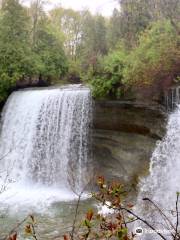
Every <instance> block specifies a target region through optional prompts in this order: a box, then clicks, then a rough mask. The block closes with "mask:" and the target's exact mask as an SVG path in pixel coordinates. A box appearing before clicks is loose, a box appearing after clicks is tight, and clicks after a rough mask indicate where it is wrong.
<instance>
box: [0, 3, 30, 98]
mask: <svg viewBox="0 0 180 240" xmlns="http://www.w3.org/2000/svg"><path fill="white" fill-rule="evenodd" d="M29 26H30V25H29V18H28V15H27V11H26V9H24V8H23V7H22V6H21V5H20V4H19V1H18V0H5V1H4V2H3V6H2V17H1V22H0V66H1V68H0V96H1V97H0V99H1V100H2V99H3V98H4V97H6V95H7V92H8V90H9V89H10V88H11V87H12V86H14V85H15V84H16V82H17V81H18V80H21V79H23V78H24V77H25V76H27V75H30V74H31V73H32V58H31V52H30V42H29V34H30V32H29Z"/></svg>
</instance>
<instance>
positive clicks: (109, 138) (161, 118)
mask: <svg viewBox="0 0 180 240" xmlns="http://www.w3.org/2000/svg"><path fill="white" fill-rule="evenodd" d="M165 126H166V113H165V111H164V109H163V107H162V106H160V105H154V106H149V105H146V104H143V103H134V102H122V101H95V103H94V126H93V153H94V160H95V162H96V164H97V168H96V169H97V172H98V174H102V175H104V176H105V177H107V178H108V179H109V178H111V179H112V178H119V179H121V180H125V181H130V180H135V179H136V178H137V177H138V176H139V175H142V174H144V173H145V171H147V169H148V166H149V161H150V158H151V154H152V152H153V149H154V148H155V145H156V143H157V141H158V140H161V139H162V137H163V136H164V133H165Z"/></svg>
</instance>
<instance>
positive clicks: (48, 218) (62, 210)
mask: <svg viewBox="0 0 180 240" xmlns="http://www.w3.org/2000/svg"><path fill="white" fill-rule="evenodd" d="M76 205H77V201H76V200H74V201H65V202H55V203H53V204H52V205H51V206H49V207H47V208H46V209H43V210H42V212H41V211H40V210H39V209H38V210H36V209H34V211H33V210H32V209H31V207H29V208H28V207H27V208H25V206H24V207H20V208H19V209H16V210H15V211H13V209H12V207H11V208H10V209H9V208H4V209H3V208H2V206H1V214H0V238H2V237H4V236H6V235H7V234H8V233H9V231H11V229H13V228H14V227H15V226H16V225H17V224H18V222H21V221H22V220H23V219H24V218H26V217H27V216H28V214H32V215H33V216H34V217H35V220H36V233H37V237H38V240H41V239H43V240H44V239H46V240H50V239H51V240H52V239H60V236H63V234H65V233H67V232H68V231H70V230H71V227H72V224H73V220H74V216H75V210H76ZM90 208H93V209H97V205H96V204H95V202H94V201H93V200H92V199H86V200H82V201H81V202H80V205H79V210H78V219H77V224H79V223H80V222H81V220H82V219H83V217H84V216H85V214H86V212H87V210H88V209H90ZM26 223H27V222H26ZM24 226H25V223H24V224H22V227H21V228H20V229H19V232H20V233H21V234H20V235H19V237H20V239H29V238H24V236H23V232H24V231H23V229H24Z"/></svg>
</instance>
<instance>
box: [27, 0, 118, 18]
mask: <svg viewBox="0 0 180 240" xmlns="http://www.w3.org/2000/svg"><path fill="white" fill-rule="evenodd" d="M24 1H25V2H27V3H28V2H30V0H24ZM49 2H50V3H51V4H50V5H48V8H52V7H53V6H60V5H61V6H62V7H65V8H73V9H75V10H82V9H84V8H88V9H89V10H90V11H91V12H92V13H97V12H99V13H102V14H103V15H105V16H110V15H111V14H112V11H113V9H114V8H115V7H118V3H117V2H118V1H117V0H49Z"/></svg>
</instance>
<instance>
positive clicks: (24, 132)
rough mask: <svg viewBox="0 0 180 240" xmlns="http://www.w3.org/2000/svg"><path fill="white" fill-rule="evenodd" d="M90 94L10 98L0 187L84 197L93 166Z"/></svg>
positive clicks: (0, 147) (59, 91) (68, 91)
mask: <svg viewBox="0 0 180 240" xmlns="http://www.w3.org/2000/svg"><path fill="white" fill-rule="evenodd" d="M91 107H92V100H91V93H90V90H89V89H87V88H85V87H79V86H76V85H75V86H70V87H64V88H54V89H42V90H21V91H16V92H14V93H12V94H11V96H10V97H9V99H8V101H7V103H6V105H5V107H4V110H3V113H2V127H1V136H0V156H1V158H3V159H1V161H0V167H1V170H2V171H1V179H2V181H6V182H7V178H8V181H9V182H10V183H8V184H9V187H11V183H12V185H13V184H14V183H16V184H17V183H18V184H20V185H21V186H30V188H31V187H34V186H44V187H51V189H52V188H57V189H61V190H62V189H66V190H67V189H69V190H71V189H72V188H73V190H74V191H77V192H79V191H81V190H82V188H83V186H84V184H85V179H86V177H87V174H88V173H87V170H88V166H89V165H90V160H91V159H90V158H91V154H90V151H91V150H90V141H89V140H90V125H91V113H92V111H91Z"/></svg>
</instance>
